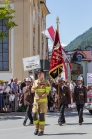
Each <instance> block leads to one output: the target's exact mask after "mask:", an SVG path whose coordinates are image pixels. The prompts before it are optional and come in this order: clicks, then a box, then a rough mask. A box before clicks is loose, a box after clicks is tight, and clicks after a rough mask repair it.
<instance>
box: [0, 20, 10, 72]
mask: <svg viewBox="0 0 92 139" xmlns="http://www.w3.org/2000/svg"><path fill="white" fill-rule="evenodd" d="M3 31H6V32H7V33H9V31H8V30H7V28H6V26H5V20H0V32H3ZM0 71H9V38H8V37H7V38H4V40H0Z"/></svg>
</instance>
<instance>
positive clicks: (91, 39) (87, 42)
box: [64, 27, 92, 51]
mask: <svg viewBox="0 0 92 139" xmlns="http://www.w3.org/2000/svg"><path fill="white" fill-rule="evenodd" d="M86 46H92V27H91V28H90V29H89V30H87V31H86V32H84V33H83V34H82V35H79V36H78V37H77V38H76V39H74V40H73V41H72V42H70V43H69V44H68V45H67V46H66V47H64V49H65V50H66V51H73V50H75V49H77V48H80V49H81V50H84V49H85V47H86Z"/></svg>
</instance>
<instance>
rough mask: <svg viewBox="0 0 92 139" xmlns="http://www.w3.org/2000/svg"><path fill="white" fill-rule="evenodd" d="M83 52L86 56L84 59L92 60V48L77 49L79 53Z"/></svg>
mask: <svg viewBox="0 0 92 139" xmlns="http://www.w3.org/2000/svg"><path fill="white" fill-rule="evenodd" d="M78 54H81V55H83V56H84V58H83V59H82V60H92V55H91V51H90V50H86V51H81V50H79V51H77V55H78Z"/></svg>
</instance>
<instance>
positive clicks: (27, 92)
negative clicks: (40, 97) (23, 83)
mask: <svg viewBox="0 0 92 139" xmlns="http://www.w3.org/2000/svg"><path fill="white" fill-rule="evenodd" d="M33 101H34V94H33V93H31V88H30V89H27V88H26V87H24V88H23V93H22V96H21V99H20V103H24V105H32V104H33Z"/></svg>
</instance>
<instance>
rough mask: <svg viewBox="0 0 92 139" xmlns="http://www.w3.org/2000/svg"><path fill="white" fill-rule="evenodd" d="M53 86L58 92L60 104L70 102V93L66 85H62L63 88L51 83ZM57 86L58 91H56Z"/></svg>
mask: <svg viewBox="0 0 92 139" xmlns="http://www.w3.org/2000/svg"><path fill="white" fill-rule="evenodd" d="M52 86H53V87H54V88H56V89H57V92H59V101H60V104H66V103H67V102H68V104H71V95H70V89H69V88H68V87H67V86H65V85H64V86H63V89H62V87H61V86H59V87H58V85H56V84H55V83H53V84H52ZM58 88H59V91H58Z"/></svg>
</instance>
